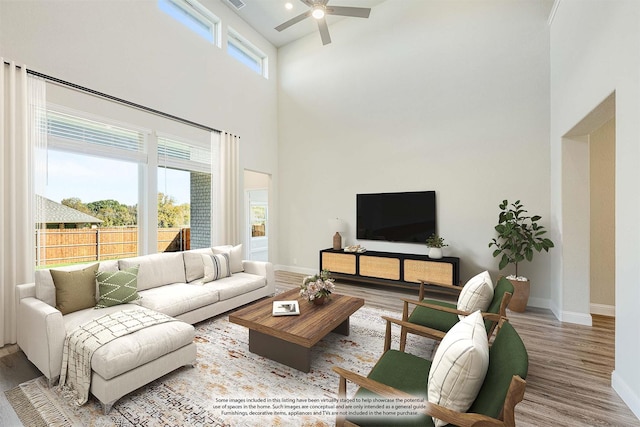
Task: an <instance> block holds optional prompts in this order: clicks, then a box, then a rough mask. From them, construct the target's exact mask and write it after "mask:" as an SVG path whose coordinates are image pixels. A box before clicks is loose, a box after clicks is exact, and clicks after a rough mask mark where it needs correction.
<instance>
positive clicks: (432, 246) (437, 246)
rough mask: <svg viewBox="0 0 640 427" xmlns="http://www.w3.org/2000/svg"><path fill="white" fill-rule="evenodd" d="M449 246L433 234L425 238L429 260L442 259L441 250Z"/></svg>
mask: <svg viewBox="0 0 640 427" xmlns="http://www.w3.org/2000/svg"><path fill="white" fill-rule="evenodd" d="M445 246H449V245H447V244H446V243H445V242H444V238H442V237H440V236H438V235H437V234H436V233H433V234H432V235H431V236H429V237H428V238H427V247H428V248H429V258H433V259H440V258H442V248H443V247H445Z"/></svg>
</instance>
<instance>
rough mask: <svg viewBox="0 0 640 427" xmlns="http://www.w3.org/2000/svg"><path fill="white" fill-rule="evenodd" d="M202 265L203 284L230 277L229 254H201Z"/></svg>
mask: <svg viewBox="0 0 640 427" xmlns="http://www.w3.org/2000/svg"><path fill="white" fill-rule="evenodd" d="M202 263H203V264H204V278H203V279H202V282H203V283H207V282H211V281H213V280H218V279H222V278H224V277H229V276H231V270H230V269H229V254H226V253H224V254H214V255H209V254H202Z"/></svg>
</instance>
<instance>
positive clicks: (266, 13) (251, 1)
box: [223, 0, 385, 47]
mask: <svg viewBox="0 0 640 427" xmlns="http://www.w3.org/2000/svg"><path fill="white" fill-rule="evenodd" d="M241 1H242V3H244V4H245V6H243V7H242V8H240V9H236V8H235V6H233V3H235V1H229V0H223V3H225V4H226V5H227V6H228V7H229V8H230V9H231V10H233V11H234V12H235V13H237V14H238V15H239V16H240V17H241V18H242V19H243V20H245V21H246V22H247V23H248V24H249V25H251V26H252V27H253V28H255V29H256V31H258V32H259V33H260V34H262V35H263V36H264V37H265V38H266V39H267V40H269V41H270V42H271V43H272V44H273V45H274V46H276V47H280V46H284V45H285V44H287V43H291V42H292V41H294V40H297V39H299V38H301V37H304V36H306V35H308V34H311V33H316V34H317V35H318V43H319V44H322V42H321V41H320V34H319V33H318V24H317V23H316V20H315V19H313V18H307V19H305V20H303V21H301V22H298V23H297V24H294V25H293V26H291V27H289V28H287V29H286V30H284V31H282V32H278V31H276V30H275V29H274V28H275V27H277V26H278V25H280V24H282V23H283V22H285V21H288V20H289V19H291V18H293V17H295V16H298V15H300V14H301V13H304V12H306V11H308V10H309V7H308V6H307V5H305V4H304V3H303V2H302V1H300V0H241ZM383 1H385V0H329V3H328V4H329V5H330V6H355V7H370V8H371V15H373V14H374V13H376V11H375V6H376V5H378V4H380V3H382V2H383ZM288 2H290V3H291V4H292V5H293V8H292V9H291V10H287V9H286V8H285V3H288ZM342 19H363V18H344V17H339V16H327V25H328V26H329V32H331V25H332V24H335V23H336V22H338V21H340V20H342ZM333 42H334V43H335V42H336V40H333Z"/></svg>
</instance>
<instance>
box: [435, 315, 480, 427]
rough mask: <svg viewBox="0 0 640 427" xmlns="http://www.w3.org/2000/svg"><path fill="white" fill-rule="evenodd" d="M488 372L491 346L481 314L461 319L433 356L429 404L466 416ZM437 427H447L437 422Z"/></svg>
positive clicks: (437, 420)
mask: <svg viewBox="0 0 640 427" xmlns="http://www.w3.org/2000/svg"><path fill="white" fill-rule="evenodd" d="M488 368H489V342H488V339H487V331H486V330H485V328H484V322H483V321H482V315H481V314H480V311H476V312H474V313H473V314H470V315H469V316H467V317H465V318H464V319H462V320H461V321H460V322H458V323H456V324H455V325H454V326H453V328H451V329H450V330H449V332H447V334H446V335H445V336H444V338H443V339H442V341H441V342H440V345H439V346H438V349H437V350H436V354H435V355H434V356H433V361H432V363H431V368H430V370H429V378H428V381H427V400H428V401H429V402H431V403H435V404H437V405H440V406H444V407H445V408H449V409H452V410H454V411H458V412H466V411H467V410H468V409H469V408H470V407H471V405H472V404H473V401H474V400H476V397H477V396H478V392H479V391H480V388H481V387H482V383H483V382H484V377H485V376H486V374H487V369H488ZM433 423H434V425H435V426H436V427H443V426H444V425H446V424H447V423H446V422H444V421H442V420H440V419H437V418H434V419H433Z"/></svg>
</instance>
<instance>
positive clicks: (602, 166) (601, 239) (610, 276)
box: [589, 118, 616, 315]
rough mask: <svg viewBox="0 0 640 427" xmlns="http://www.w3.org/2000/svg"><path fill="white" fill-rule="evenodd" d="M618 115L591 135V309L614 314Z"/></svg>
mask: <svg viewBox="0 0 640 427" xmlns="http://www.w3.org/2000/svg"><path fill="white" fill-rule="evenodd" d="M615 156H616V121H615V118H614V119H611V120H609V121H608V122H607V123H605V124H604V125H602V126H600V128H598V129H597V130H596V131H595V132H593V133H591V135H589V175H590V176H589V186H590V198H591V202H590V210H591V215H590V216H591V227H590V228H591V230H590V232H591V245H590V266H589V273H590V280H589V282H590V290H591V295H590V296H591V299H590V301H591V313H594V314H598V313H603V314H607V313H608V314H609V315H613V314H614V310H613V309H614V305H615V289H614V288H615V277H616V268H615V267H616V248H615V243H616V241H615V224H616V218H615V212H616V209H615V202H616V197H615V196H616V192H615V185H616V183H615V171H616V164H615V163H616V160H615Z"/></svg>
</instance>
